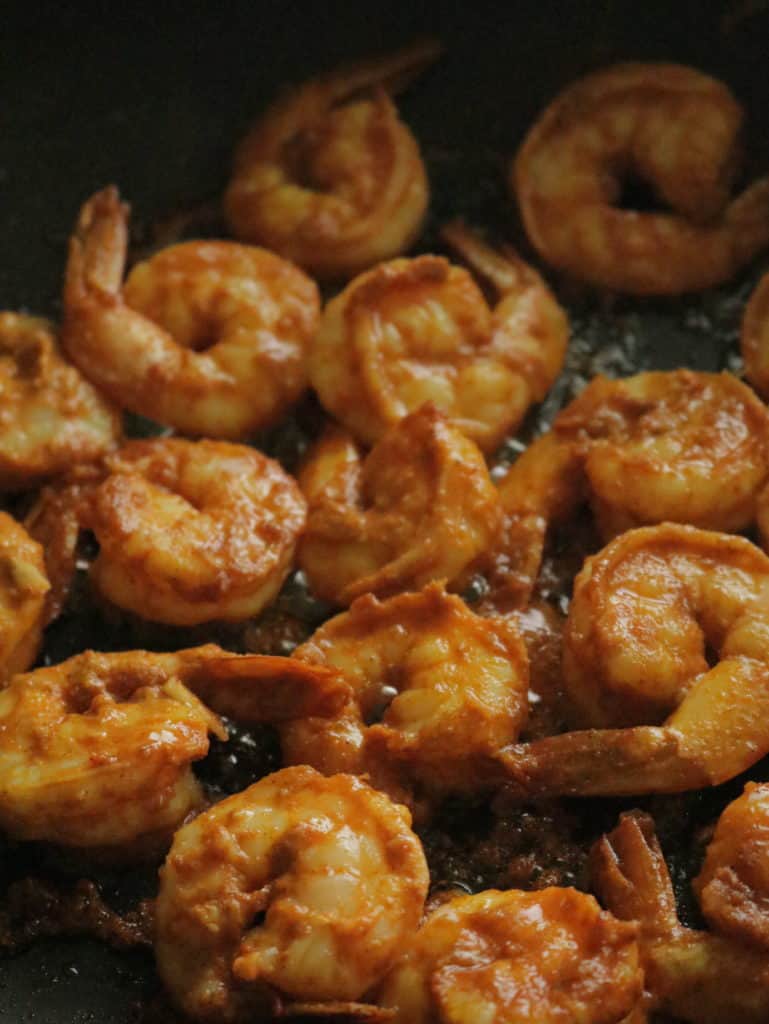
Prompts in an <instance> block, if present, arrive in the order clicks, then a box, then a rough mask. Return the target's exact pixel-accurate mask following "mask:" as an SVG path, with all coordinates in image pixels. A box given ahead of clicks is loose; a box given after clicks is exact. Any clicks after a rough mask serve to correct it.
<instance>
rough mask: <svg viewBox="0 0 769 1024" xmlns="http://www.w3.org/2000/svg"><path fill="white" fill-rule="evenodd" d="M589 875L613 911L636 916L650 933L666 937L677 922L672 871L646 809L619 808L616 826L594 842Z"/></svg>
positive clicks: (629, 917)
mask: <svg viewBox="0 0 769 1024" xmlns="http://www.w3.org/2000/svg"><path fill="white" fill-rule="evenodd" d="M590 875H591V883H592V887H593V889H594V890H595V891H596V892H597V893H598V896H599V897H600V899H601V902H602V903H603V905H604V906H605V907H608V909H609V910H611V912H612V914H614V916H615V917H619V918H620V919H621V920H623V921H638V922H639V923H640V924H641V927H642V928H643V930H644V933H645V934H647V935H649V936H653V937H669V936H671V935H673V934H675V932H676V931H677V930H678V929H679V928H680V924H679V921H678V914H677V912H676V901H675V895H674V893H673V884H672V882H671V880H670V873H669V872H668V869H667V865H666V864H665V858H664V857H663V855H662V850H661V848H660V844H659V841H658V839H657V835H656V832H655V830H654V821H653V820H652V818H651V817H650V816H649V815H648V814H643V813H642V812H641V811H630V812H629V813H627V814H623V815H622V816H621V818H620V821H619V824H618V825H617V827H616V828H615V829H614V831H613V832H611V833H609V835H605V836H602V837H601V838H600V839H599V840H598V842H597V843H595V845H594V846H593V848H592V850H591V852H590Z"/></svg>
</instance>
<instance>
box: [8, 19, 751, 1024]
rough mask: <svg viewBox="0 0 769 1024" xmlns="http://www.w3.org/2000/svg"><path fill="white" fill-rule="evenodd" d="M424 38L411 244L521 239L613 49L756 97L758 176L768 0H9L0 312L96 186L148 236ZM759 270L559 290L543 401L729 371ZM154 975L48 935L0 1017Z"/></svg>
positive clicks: (54, 867)
mask: <svg viewBox="0 0 769 1024" xmlns="http://www.w3.org/2000/svg"><path fill="white" fill-rule="evenodd" d="M426 34H430V35H438V36H439V37H440V38H441V39H442V40H443V41H444V43H445V45H446V55H445V57H444V58H443V59H442V60H441V61H440V62H439V63H438V64H437V65H436V66H435V67H434V68H432V69H431V70H429V71H428V72H427V73H426V74H425V75H424V77H423V79H422V80H420V81H419V82H418V83H417V84H416V85H415V86H414V87H413V88H412V89H411V90H410V91H409V92H408V93H407V94H405V95H404V96H403V97H401V99H400V101H399V105H400V108H401V110H402V112H403V115H404V117H405V119H406V120H407V121H408V122H409V123H410V124H411V126H412V127H413V129H414V131H415V133H416V135H417V137H418V138H419V139H420V141H421V143H422V146H423V149H424V152H425V155H426V158H427V160H428V164H429V170H430V174H431V179H432V183H433V187H434V200H433V205H432V215H431V222H430V224H429V225H428V229H427V232H426V235H425V238H424V239H423V240H422V243H421V244H420V245H419V246H418V247H417V248H418V249H425V248H426V247H430V246H431V245H432V244H433V239H434V228H435V225H436V224H438V223H440V221H441V220H445V219H447V218H448V217H449V216H451V215H456V214H457V213H462V214H464V216H465V217H466V218H467V219H468V220H469V221H470V222H471V223H472V222H475V223H477V224H479V225H482V226H485V227H487V228H489V229H491V230H492V231H493V232H494V233H496V234H497V235H501V236H507V237H509V238H512V239H513V240H514V241H516V243H517V244H519V245H523V246H524V251H525V252H526V251H527V250H526V249H525V242H524V240H523V239H522V237H521V232H520V226H519V223H518V219H517V215H516V212H515V210H514V207H513V205H512V203H511V202H510V201H509V199H508V197H507V193H506V189H505V184H504V172H505V169H506V162H507V159H508V157H509V155H510V154H512V153H513V152H514V150H515V148H516V146H517V144H518V143H519V142H520V140H521V138H522V136H523V133H524V131H525V129H526V128H527V127H528V126H529V125H530V123H531V121H532V119H533V118H534V116H535V115H536V113H537V112H538V110H539V109H540V108H541V107H542V106H543V104H544V103H545V102H546V101H547V100H548V99H550V98H551V97H552V96H553V95H554V94H555V93H556V92H557V91H558V89H559V88H560V87H562V86H563V85H565V84H566V83H568V82H570V81H571V80H572V79H574V78H575V77H576V76H578V75H579V74H581V73H582V72H584V71H586V70H590V69H592V68H594V67H597V66H600V65H602V64H606V63H610V62H613V61H616V60H619V59H632V58H638V59H670V60H676V61H680V62H683V63H689V64H692V65H694V66H696V67H699V68H701V69H702V70H705V71H707V72H710V73H711V74H713V75H715V76H717V77H719V78H722V79H724V80H725V81H726V82H728V83H729V84H730V85H731V86H732V88H733V89H734V91H735V92H736V93H737V95H738V96H739V98H740V99H741V100H742V101H743V103H744V104H745V106H746V108H747V111H748V140H749V146H748V150H749V169H752V170H755V169H763V171H764V173H766V171H767V169H769V76H767V58H769V4H767V3H765V2H761V0H741V2H734V3H727V2H716V0H701V2H693V0H678V2H676V3H671V2H670V0H644V2H634V0H594V2H578V0H571V2H569V0H564V2H560V3H559V2H557V0H531V2H530V0H520V2H515V0H514V2H511V3H508V4H502V3H484V2H474V3H468V4H455V5H449V4H447V3H441V4H439V3H425V4H418V3H415V2H414V0H411V2H401V0H389V2H387V3H377V4H366V3H361V4H357V5H353V4H350V3H345V2H339V0H325V2H323V3H313V4H309V3H308V4H303V3H294V4H289V3H286V2H285V0H284V2H282V3H277V2H274V0H270V2H261V3H260V2H251V3H237V4H229V5H228V4H215V5H214V4H211V5H210V6H209V8H208V10H200V9H198V8H195V7H194V6H193V5H187V4H184V5H182V4H166V5H160V4H158V5H156V6H155V9H151V8H147V10H146V11H145V10H144V9H142V8H139V7H138V6H134V5H132V4H131V3H130V2H128V3H123V4H112V3H106V2H105V3H103V4H100V5H95V4H56V5H53V4H50V5H46V4H42V5H41V4H35V3H34V2H33V0H30V2H27V3H18V2H13V3H11V4H6V5H5V7H4V11H3V17H2V21H1V22H0V83H1V85H2V88H1V89H0V232H1V236H0V237H2V239H3V242H4V258H3V259H2V262H1V263H0V307H2V308H9V309H21V308H26V309H29V310H31V311H34V312H39V313H47V314H52V315H55V314H56V312H57V310H58V301H59V300H58V297H59V289H60V280H61V273H62V266H63V261H64V255H65V242H66V238H67V235H68V233H69V230H70V228H71V225H72V222H73V220H74V217H75V213H76V211H77V208H78V206H79V205H80V203H81V202H82V201H83V199H84V198H85V197H86V196H87V195H88V194H90V193H91V192H93V191H94V190H95V189H96V188H98V187H101V186H102V185H104V184H107V183H110V182H116V183H117V184H119V186H120V188H121V190H122V192H123V194H124V195H125V197H126V198H128V199H130V200H131V202H132V203H133V207H134V216H135V220H136V222H137V224H138V225H139V227H140V229H141V226H142V225H144V226H145V232H144V236H145V239H146V238H148V237H150V234H151V232H149V230H148V226H149V225H151V224H153V223H157V221H158V220H159V219H160V220H163V219H165V218H167V217H169V216H171V215H172V214H173V213H174V212H175V211H177V210H189V209H194V208H196V207H198V206H199V205H200V204H205V203H207V202H209V201H211V200H215V199H216V197H217V196H218V195H219V194H220V193H221V190H222V187H223V185H224V183H225V181H226V178H227V173H228V166H229V160H230V154H231V150H232V147H233V144H234V143H235V142H236V140H237V139H238V138H239V136H240V135H241V133H242V131H243V130H244V128H245V127H246V125H247V124H248V122H249V121H250V120H251V119H252V118H253V116H254V115H255V114H256V113H257V112H258V111H260V109H261V108H262V107H263V106H264V104H265V103H266V102H267V101H268V100H269V99H270V98H271V97H272V96H273V95H274V93H275V91H276V89H278V87H280V86H281V85H283V84H285V83H288V82H292V81H294V82H295V81H300V80H302V79H304V78H306V77H308V76H309V75H311V74H314V73H316V72H318V71H320V70H323V69H327V68H330V67H333V66H334V65H336V64H338V63H340V62H341V61H344V60H347V59H349V58H355V57H359V56H361V55H365V54H368V53H372V52H377V51H384V50H387V49H390V48H395V47H397V46H399V45H401V44H403V43H406V42H408V41H410V40H412V39H413V38H414V37H415V36H419V35H426ZM528 254H529V255H530V253H528ZM756 272H757V271H756V268H753V269H752V271H751V272H749V273H748V274H746V275H745V276H743V277H742V278H741V279H740V280H738V281H737V282H735V283H733V284H732V285H730V286H728V287H726V288H724V289H721V290H719V291H716V292H714V293H710V294H709V295H704V296H697V297H693V298H685V299H682V300H678V301H675V302H672V301H667V302H638V301H633V302H631V301H629V300H623V301H620V302H617V303H615V304H614V305H612V306H611V307H607V306H606V304H605V303H603V302H602V301H599V300H598V298H597V297H592V298H591V297H589V296H588V298H587V299H585V297H584V295H580V296H578V297H576V296H574V295H570V294H569V293H568V292H566V293H565V294H566V297H567V304H569V305H570V312H571V313H572V316H573V322H574V325H575V346H574V354H573V356H572V358H571V365H570V372H569V373H568V374H567V375H566V376H565V377H564V379H563V381H562V382H561V383H560V385H559V386H558V387H557V388H556V390H555V393H554V396H553V397H552V398H551V399H550V400H549V403H548V407H547V411H548V412H552V411H553V409H554V408H555V406H556V405H557V404H558V403H559V402H561V401H563V400H564V398H566V397H567V396H568V394H569V393H570V391H571V390H572V389H573V388H574V387H576V386H577V385H578V383H579V380H580V378H581V376H589V375H591V374H593V373H595V372H598V371H599V370H603V371H605V372H614V373H629V372H632V371H633V370H634V369H640V368H646V367H657V368H661V369H665V368H670V367H672V366H676V365H682V364H683V365H689V366H693V367H696V368H701V369H719V368H721V367H725V366H731V365H734V363H733V360H734V358H735V352H736V347H735V339H736V328H737V324H738V320H739V313H740V310H741V306H742V303H743V302H744V299H745V296H746V294H747V292H748V290H749V288H750V285H751V283H752V281H754V280H755V276H756ZM551 280H552V276H551ZM310 617H311V616H310ZM114 629H115V630H117V627H114ZM145 639H146V638H145ZM161 639H162V638H161ZM176 639H178V638H175V637H171V638H169V646H170V645H171V643H172V642H175V640H176ZM81 640H82V637H81V635H80V634H79V633H78V631H77V629H73V630H70V628H69V624H68V623H66V622H65V626H64V627H61V626H60V627H59V628H58V630H55V631H54V632H52V633H51V634H50V636H49V642H48V654H49V656H50V657H57V658H58V657H64V656H66V655H67V654H69V653H74V652H75V650H77V649H79V647H80V648H82V646H83V644H82V643H81ZM88 642H89V643H92V644H93V645H94V646H100V647H102V648H106V649H108V648H109V647H111V646H122V645H125V643H126V642H127V639H126V637H125V636H124V635H123V634H119V633H118V632H116V631H113V627H112V626H110V623H109V622H100V623H98V628H97V630H96V633H95V634H94V632H93V630H92V631H91V632H90V633H89V634H88ZM159 642H160V641H159V640H158V637H157V636H155V637H154V644H155V645H157V644H158V643H159ZM246 745H247V744H246ZM258 760H259V759H258V758H257V761H258ZM265 763H267V762H265ZM219 767H221V765H220V766H219ZM210 770H212V771H213V772H214V773H215V772H216V770H217V766H216V765H214V767H213V769H210ZM255 770H256V769H255ZM262 770H264V766H262ZM732 792H733V790H730V791H729V793H728V794H726V791H725V792H724V796H723V799H725V797H726V795H731V793H732ZM0 857H2V858H3V860H2V865H1V866H2V872H1V873H2V878H0V881H3V882H4V881H7V879H8V878H9V877H12V876H14V875H19V874H24V873H26V872H28V871H30V870H32V871H39V870H41V869H42V870H50V871H53V872H54V873H56V872H57V871H63V872H64V874H66V873H67V871H68V870H70V868H69V867H68V866H67V865H66V864H62V863H61V862H60V861H58V860H57V855H55V854H53V855H52V854H51V852H50V851H46V852H45V853H43V854H41V853H40V852H39V851H36V850H32V849H26V848H24V847H18V846H17V847H14V848H13V849H11V848H5V847H2V846H0ZM41 865H42V867H41ZM75 870H76V869H75ZM151 877H152V873H151V872H150V874H149V876H147V877H143V876H140V875H139V876H136V877H133V878H131V877H130V876H129V877H126V875H125V873H123V874H119V873H118V875H116V876H115V878H116V879H117V880H116V881H115V880H114V879H111V878H110V877H109V876H108V877H107V878H106V884H107V887H108V895H111V896H112V898H113V899H114V901H115V902H116V903H117V904H118V905H120V904H121V903H122V904H126V903H130V902H132V900H133V899H134V897H135V896H136V895H137V894H138V893H139V892H140V891H141V890H142V889H143V888H144V887H149V888H151ZM110 886H112V887H113V888H114V892H113V891H110V889H109V887H110ZM156 987H157V982H156V979H155V977H154V972H153V969H152V963H151V957H150V956H149V955H145V954H142V953H130V954H126V953H117V952H115V951H112V950H110V949H108V948H107V947H106V946H103V945H100V944H98V943H96V942H94V941H91V940H84V939H73V938H67V939H63V938H58V939H50V940H45V941H41V942H38V943H36V944H35V945H33V946H32V947H30V948H29V949H28V950H26V951H25V952H23V953H21V954H19V955H17V956H15V957H13V958H10V959H4V960H0V1021H2V1022H3V1024H5V1022H8V1024H23V1022H30V1024H32V1022H34V1024H87V1022H92V1021H93V1022H97V1021H98V1022H99V1024H128V1022H129V1021H135V1020H138V1019H140V1018H141V1014H142V1012H143V1011H141V1010H140V1009H139V1007H140V1004H141V1003H142V1001H143V1000H144V999H145V997H146V996H147V995H148V994H149V993H152V992H153V991H154V990H155V988H156ZM160 1019H162V1020H163V1021H164V1022H165V1021H168V1020H169V1019H170V1018H168V1017H165V1016H161V1018H160Z"/></svg>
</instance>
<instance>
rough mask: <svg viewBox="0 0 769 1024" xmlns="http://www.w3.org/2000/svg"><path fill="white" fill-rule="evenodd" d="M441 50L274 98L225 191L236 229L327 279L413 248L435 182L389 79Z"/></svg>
mask: <svg viewBox="0 0 769 1024" xmlns="http://www.w3.org/2000/svg"><path fill="white" fill-rule="evenodd" d="M437 53H438V48H437V47H436V45H435V44H430V43H428V44H423V45H419V46H415V47H412V48H411V49H408V50H404V51H402V52H400V53H395V54H392V55H390V56H387V57H383V58H381V59H379V60H372V61H370V62H368V63H362V64H360V65H358V66H356V67H352V68H349V69H345V70H340V71H337V72H332V73H331V74H329V75H326V76H325V77H323V78H318V79H315V80H311V81H309V82H307V83H305V84H304V85H302V86H300V87H299V88H298V89H295V90H294V91H293V92H291V93H289V94H288V95H287V96H285V97H284V98H283V99H282V100H279V101H278V102H277V103H275V104H273V106H272V107H270V108H269V110H268V111H267V112H266V113H265V114H264V115H263V117H262V118H261V119H260V120H259V121H258V122H257V123H256V124H255V125H254V127H253V128H252V129H251V131H250V132H249V134H248V135H247V137H246V138H245V139H244V140H243V142H242V143H241V145H240V146H239V148H238V151H237V154H236V157H235V168H234V173H233V177H232V181H231V182H230V185H229V187H228V189H227V192H226V194H225V197H224V210H225V214H226V216H227V219H228V221H229V224H230V227H231V229H232V231H233V233H234V235H235V236H236V237H237V238H241V239H243V240H244V241H247V242H254V243H257V244H259V245H265V246H267V248H269V249H274V250H275V252H279V253H280V254H281V255H282V256H285V257H287V258H288V259H291V260H294V261H295V262H296V263H298V264H299V265H300V266H303V267H306V268H307V269H308V270H310V271H311V272H312V273H314V274H316V275H318V276H319V277H323V278H339V277H347V276H351V275H352V274H355V273H358V272H359V271H361V270H364V269H365V268H366V267H370V266H373V265H374V264H375V263H379V262H380V261H381V260H386V259H390V258H391V257H393V256H396V255H397V254H398V253H401V252H403V251H404V250H406V249H408V248H409V246H410V245H411V244H412V242H414V241H415V239H416V237H417V235H418V234H419V232H420V230H421V227H422V221H423V219H424V215H425V211H426V209H427V203H428V198H429V188H428V182H427V174H426V172H425V167H424V164H423V163H422V158H421V156H420V153H419V147H418V145H417V142H416V139H415V138H414V136H413V135H412V134H411V132H410V131H409V130H408V128H407V127H406V125H404V124H403V122H402V121H401V120H400V119H399V117H398V111H397V110H396V108H395V105H394V104H393V102H392V99H391V98H390V95H389V92H388V89H387V85H388V83H390V82H393V83H394V80H397V79H398V78H399V77H403V76H406V75H408V74H410V73H411V74H413V73H414V72H415V71H419V70H421V68H422V67H424V66H425V65H426V64H428V63H430V62H431V61H432V60H433V59H434V58H435V56H437Z"/></svg>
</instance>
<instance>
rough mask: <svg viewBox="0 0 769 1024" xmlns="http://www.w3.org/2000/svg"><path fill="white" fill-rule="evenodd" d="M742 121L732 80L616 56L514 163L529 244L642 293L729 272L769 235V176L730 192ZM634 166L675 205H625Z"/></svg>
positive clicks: (552, 115)
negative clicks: (650, 207)
mask: <svg viewBox="0 0 769 1024" xmlns="http://www.w3.org/2000/svg"><path fill="white" fill-rule="evenodd" d="M742 119H743V113H742V109H741V107H740V106H739V104H738V103H737V101H736V100H735V98H734V96H733V95H732V93H731V92H730V91H729V89H728V88H727V87H726V86H725V85H723V84H722V83H720V82H717V81H715V80H714V79H712V78H710V77H709V76H707V75H704V74H702V73H701V72H699V71H695V70H694V69H693V68H688V67H682V66H679V65H675V64H642V63H629V64H618V65H615V66H613V67H609V68H606V69H604V70H602V71H598V72H596V73H594V74H591V75H588V76H587V77H585V78H583V79H581V80H580V81H578V82H575V83H574V84H573V85H571V86H569V87H568V88H567V89H565V90H564V91H563V92H562V93H561V94H560V95H559V96H558V97H557V98H556V99H555V100H554V101H553V102H552V103H551V104H550V105H549V106H548V107H547V108H546V109H545V111H544V112H543V113H542V114H541V116H540V117H539V119H538V120H537V122H536V123H535V125H534V126H533V128H531V130H530V131H529V133H528V135H527V136H526V139H525V140H524V142H523V145H522V146H521V148H520V150H519V152H518V154H517V156H516V158H515V160H514V162H513V165H512V168H511V174H510V185H511V189H512V190H513V191H514V192H515V195H516V197H517V199H518V205H519V207H520V211H521V216H522V217H523V222H524V225H525V227H526V231H527V233H528V236H529V238H530V240H531V242H532V243H533V245H534V246H535V248H536V249H537V250H538V251H539V253H540V254H541V256H542V257H543V259H545V260H546V261H547V262H548V263H550V264H552V265H553V266H555V267H558V268H560V269H562V270H565V271H567V272H569V273H570V274H573V275H574V276H575V277H577V278H581V279H582V280H585V281H588V282H590V283H591V284H594V285H598V286H599V287H604V288H611V289H615V290H617V291H621V292H629V293H631V294H636V295H676V294H679V293H681V292H688V291H696V290H699V289H702V288H709V287H711V286H712V285H716V284H719V283H721V282H723V281H726V280H728V279H729V278H730V277H732V276H733V275H734V274H735V273H736V272H737V271H738V270H740V268H741V267H742V266H744V265H745V264H746V263H748V262H749V261H750V260H751V259H752V258H753V257H754V256H755V255H756V253H758V252H759V251H760V250H761V249H763V248H764V247H765V246H766V245H767V244H769V178H764V179H761V180H760V181H757V182H755V183H754V184H753V185H752V186H750V187H749V188H748V189H747V190H746V191H745V192H743V193H742V194H741V195H740V196H738V197H737V198H736V199H731V198H730V194H731V189H732V183H733V181H734V178H735V176H736V171H737V169H738V157H739V138H738V136H739V131H740V128H741V125H742ZM628 173H629V175H630V176H631V177H638V178H640V179H642V180H643V181H644V182H646V183H648V184H649V185H651V187H652V188H653V189H654V191H655V193H656V194H657V196H658V197H659V199H660V200H661V201H662V202H664V203H665V204H666V205H667V206H668V207H669V212H667V211H666V212H658V211H654V212H639V211H637V210H632V209H623V208H622V205H621V199H622V186H623V179H625V178H626V177H627V175H628Z"/></svg>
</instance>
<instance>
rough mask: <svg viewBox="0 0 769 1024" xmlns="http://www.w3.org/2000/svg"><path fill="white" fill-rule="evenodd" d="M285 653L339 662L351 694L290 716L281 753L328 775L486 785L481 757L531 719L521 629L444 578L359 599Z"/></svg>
mask: <svg viewBox="0 0 769 1024" xmlns="http://www.w3.org/2000/svg"><path fill="white" fill-rule="evenodd" d="M292 657H293V658H296V659H299V660H301V661H307V662H309V663H310V664H312V665H325V666H330V667H332V668H334V669H336V670H337V671H339V672H341V674H342V676H343V678H345V679H346V680H347V682H348V684H349V685H350V687H351V690H352V692H351V695H350V699H349V700H348V701H347V703H346V704H345V705H344V706H343V707H342V708H341V709H340V711H339V713H338V714H337V715H336V716H335V717H331V718H325V719H320V718H317V717H307V718H305V719H297V720H296V721H293V722H289V723H288V724H287V725H286V726H285V727H284V728H283V729H282V730H281V744H282V748H283V754H284V757H285V758H286V759H287V760H288V761H289V762H293V763H295V764H311V765H313V767H315V768H318V769H319V770H321V771H323V772H324V773H326V774H328V773H330V772H334V771H350V772H355V773H363V772H367V773H368V774H369V775H370V776H371V778H372V779H373V780H374V781H375V784H376V785H377V786H378V788H382V789H384V790H386V791H390V792H395V793H398V794H399V795H401V794H408V793H409V792H410V791H411V790H412V789H413V788H414V787H415V786H416V788H417V789H420V790H421V791H423V792H427V793H435V792H438V793H443V792H447V791H455V792H456V791H459V792H474V791H476V790H478V789H479V788H482V787H483V784H484V772H485V770H486V765H487V763H492V758H493V755H494V754H495V753H496V752H497V751H498V750H499V749H500V747H502V746H504V745H505V744H506V743H510V742H513V740H514V739H515V738H516V737H517V735H518V733H519V731H520V729H521V727H522V725H523V724H524V722H525V719H526V714H527V708H528V706H527V695H528V660H527V657H526V650H525V647H524V644H523V641H522V639H521V637H520V636H519V634H518V631H517V629H516V628H515V626H514V625H513V623H512V622H511V621H510V620H502V619H486V618H480V617H479V616H477V615H474V614H473V613H472V612H471V611H470V610H469V609H468V608H467V606H466V605H465V604H464V602H463V601H462V600H461V599H460V598H458V597H455V596H453V595H449V594H446V592H445V591H444V590H443V588H442V587H441V586H440V585H439V584H431V585H430V586H429V587H427V588H426V589H425V590H423V591H422V592H421V593H419V594H402V595H399V596H398V597H393V598H390V599H389V600H388V601H383V602H379V601H377V600H376V598H374V597H372V596H371V595H367V596H365V597H361V598H359V599H358V600H357V601H356V602H355V603H354V604H353V605H352V607H351V608H350V610H349V611H348V612H346V613H344V614H342V615H338V616H337V617H336V618H334V619H331V620H330V621H329V622H327V623H325V624H324V625H323V626H321V627H320V629H318V630H317V631H316V632H315V633H314V634H313V636H312V637H311V638H310V639H309V640H308V641H307V642H306V643H305V644H302V645H301V647H298V648H297V650H296V651H295V652H294V654H293V656H292Z"/></svg>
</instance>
